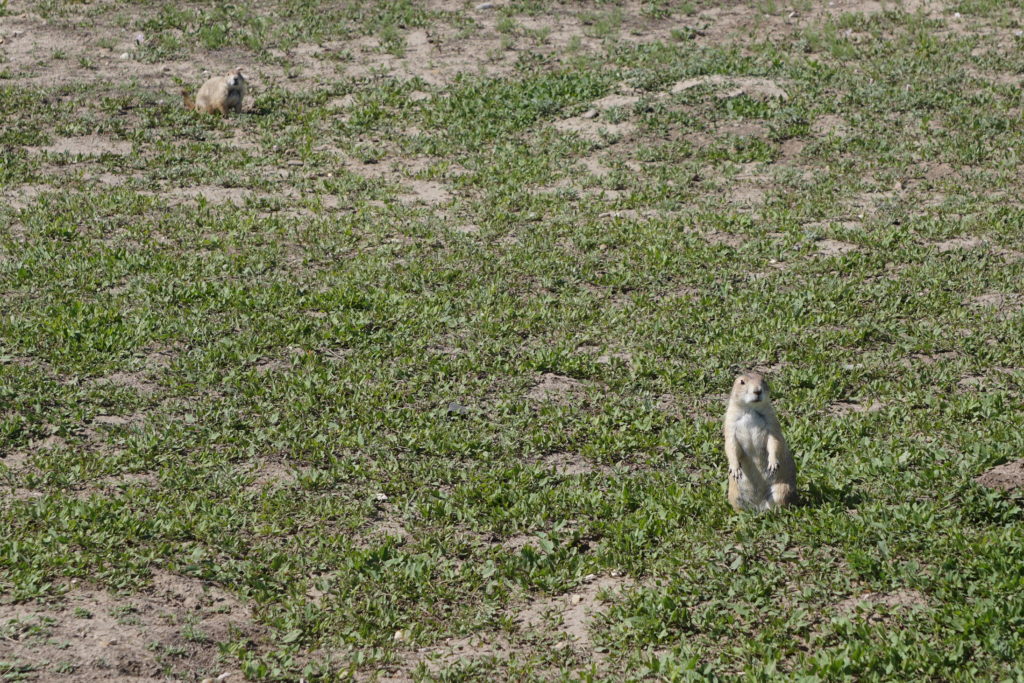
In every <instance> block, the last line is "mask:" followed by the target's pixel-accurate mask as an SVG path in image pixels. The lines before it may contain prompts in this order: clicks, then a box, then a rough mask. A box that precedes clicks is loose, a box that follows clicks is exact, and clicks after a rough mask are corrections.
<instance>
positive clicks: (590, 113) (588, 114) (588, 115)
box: [580, 109, 597, 119]
mask: <svg viewBox="0 0 1024 683" xmlns="http://www.w3.org/2000/svg"><path fill="white" fill-rule="evenodd" d="M580 118H584V119H596V118H597V110H596V109H588V110H586V111H585V112H583V113H582V114H580Z"/></svg>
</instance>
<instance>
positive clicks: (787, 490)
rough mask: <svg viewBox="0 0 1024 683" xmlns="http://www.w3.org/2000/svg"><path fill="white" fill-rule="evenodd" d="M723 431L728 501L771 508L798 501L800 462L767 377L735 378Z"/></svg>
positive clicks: (752, 507) (740, 507)
mask: <svg viewBox="0 0 1024 683" xmlns="http://www.w3.org/2000/svg"><path fill="white" fill-rule="evenodd" d="M724 432H725V457H726V458H727V459H728V461H729V502H730V503H732V506H733V507H734V508H735V509H736V510H770V509H772V508H777V507H782V506H783V505H788V504H790V503H792V502H793V501H794V500H796V464H795V463H794V462H793V454H792V453H790V452H789V447H788V446H787V445H786V440H785V439H784V438H783V437H782V428H781V427H780V426H779V418H778V417H776V415H775V408H773V407H772V402H771V397H770V396H769V393H768V383H767V382H766V381H765V379H764V377H762V376H761V375H759V374H757V373H754V372H748V373H746V374H743V375H740V376H739V377H737V378H736V381H735V382H733V385H732V395H730V396H729V407H728V408H727V409H726V411H725V429H724Z"/></svg>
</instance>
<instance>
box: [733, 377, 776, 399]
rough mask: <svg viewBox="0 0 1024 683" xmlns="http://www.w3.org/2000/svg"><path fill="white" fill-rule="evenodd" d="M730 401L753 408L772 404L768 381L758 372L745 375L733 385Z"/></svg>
mask: <svg viewBox="0 0 1024 683" xmlns="http://www.w3.org/2000/svg"><path fill="white" fill-rule="evenodd" d="M729 400H730V401H732V402H734V403H736V404H738V405H742V406H750V407H751V408H757V407H758V406H764V405H767V404H768V403H770V402H771V395H770V394H769V392H768V380H766V379H765V378H764V377H762V376H761V375H759V374H758V373H756V372H746V373H743V374H742V375H740V376H739V377H737V378H736V381H735V382H733V383H732V396H731V397H730V398H729Z"/></svg>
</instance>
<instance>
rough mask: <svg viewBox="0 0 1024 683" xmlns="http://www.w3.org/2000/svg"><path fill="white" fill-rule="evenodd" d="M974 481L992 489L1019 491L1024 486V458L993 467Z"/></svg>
mask: <svg viewBox="0 0 1024 683" xmlns="http://www.w3.org/2000/svg"><path fill="white" fill-rule="evenodd" d="M974 481H976V482H978V483H979V484H981V485H982V486H984V487H986V488H990V489H998V490H1000V491H1017V490H1020V489H1021V488H1024V458H1021V459H1020V460H1014V461H1013V462H1008V463H1006V464H1005V465H999V466H998V467H993V468H992V469H990V470H989V471H988V472H984V473H982V474H980V475H978V476H977V477H975V479H974Z"/></svg>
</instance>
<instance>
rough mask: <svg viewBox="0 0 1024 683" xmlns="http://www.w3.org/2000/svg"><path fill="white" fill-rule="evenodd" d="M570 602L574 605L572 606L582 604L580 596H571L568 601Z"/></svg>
mask: <svg viewBox="0 0 1024 683" xmlns="http://www.w3.org/2000/svg"><path fill="white" fill-rule="evenodd" d="M570 602H571V603H572V604H574V605H578V604H580V603H581V602H583V598H582V597H581V596H579V595H574V596H572V599H571V600H570Z"/></svg>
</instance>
